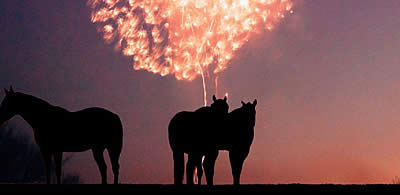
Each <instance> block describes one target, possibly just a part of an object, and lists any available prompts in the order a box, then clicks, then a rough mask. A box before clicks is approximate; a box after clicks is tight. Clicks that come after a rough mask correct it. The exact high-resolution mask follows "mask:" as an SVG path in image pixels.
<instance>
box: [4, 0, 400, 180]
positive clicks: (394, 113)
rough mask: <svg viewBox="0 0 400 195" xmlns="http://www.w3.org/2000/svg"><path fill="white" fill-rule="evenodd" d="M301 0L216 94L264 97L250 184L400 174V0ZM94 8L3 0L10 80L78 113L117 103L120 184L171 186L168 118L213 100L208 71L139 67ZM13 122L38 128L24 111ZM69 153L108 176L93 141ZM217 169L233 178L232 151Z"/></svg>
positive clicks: (80, 169) (247, 174)
mask: <svg viewBox="0 0 400 195" xmlns="http://www.w3.org/2000/svg"><path fill="white" fill-rule="evenodd" d="M293 2H294V7H293V10H294V14H292V15H290V16H288V17H286V18H284V19H283V20H282V21H281V22H280V24H279V25H278V26H276V28H275V29H274V30H273V31H272V32H269V31H261V32H259V33H257V34H254V36H252V37H251V38H250V39H249V41H248V42H247V43H246V44H245V45H244V46H243V47H242V48H241V49H239V50H238V51H237V52H236V54H235V56H234V57H233V58H232V59H231V61H230V63H229V64H228V68H227V69H226V70H225V71H224V72H222V73H220V75H219V89H218V91H219V94H217V95H218V97H219V98H222V96H223V94H225V92H228V93H229V98H228V102H229V105H230V111H231V110H233V109H235V108H238V107H239V106H240V105H241V104H240V101H242V100H243V101H246V102H247V101H253V100H254V99H257V101H258V104H257V107H256V110H257V116H256V118H257V120H256V126H255V138H254V141H253V144H252V147H251V151H250V154H249V156H248V158H247V160H246V161H245V163H244V167H243V172H242V178H241V182H242V183H245V184H264V183H266V184H271V183H272V184H277V183H315V184H319V183H341V184H348V183H357V184H359V183H361V184H364V183H392V179H394V178H395V177H396V176H400V149H399V148H400V141H399V140H400V55H399V50H400V1H399V0H329V1H327V0H313V1H312V0H294V1H293ZM90 14H91V8H90V7H88V6H87V4H86V0H68V1H66V0H65V1H55V0H35V1H30V0H1V1H0V26H1V28H0V67H1V68H0V87H1V88H6V87H9V86H10V85H12V86H13V87H14V89H15V90H16V91H19V92H23V93H27V94H31V95H34V96H37V97H40V98H42V99H44V100H46V101H48V102H49V103H51V104H53V105H58V106H62V107H64V108H66V109H68V110H69V111H78V110H81V109H84V108H87V107H94V106H96V107H104V108H106V109H108V110H111V111H113V112H115V113H117V114H118V115H119V116H120V118H121V120H122V123H123V126H124V145H123V151H122V154H121V160H120V161H121V175H120V181H121V183H140V184H142V183H145V184H158V183H161V184H171V183H173V160H172V152H171V149H170V147H169V144H168V130H167V127H168V123H169V121H170V119H171V118H172V117H173V116H174V114H176V113H177V112H179V111H183V110H195V109H197V108H199V107H200V106H202V105H203V88H202V81H201V78H199V77H198V78H197V79H195V80H193V81H191V82H189V81H177V80H176V79H175V77H174V76H173V75H168V76H165V77H161V76H160V75H157V74H152V73H149V72H147V71H135V70H133V68H132V60H131V59H130V58H128V57H125V56H123V55H122V54H121V53H120V52H118V51H115V50H114V46H113V45H112V44H107V43H105V41H104V40H103V38H102V34H101V33H98V32H97V30H96V27H97V26H96V24H93V23H92V22H91V21H90ZM211 89H212V87H210V90H209V91H208V93H209V94H208V97H207V98H208V101H209V102H210V101H212V98H211V97H212V94H213V91H212V90H211ZM4 95H5V94H4V93H3V91H1V93H0V98H1V99H3V97H4ZM10 122H11V123H15V124H16V126H17V127H18V128H17V130H18V131H24V132H26V133H27V134H29V135H32V136H33V133H32V129H31V128H30V126H29V125H28V124H27V123H26V122H25V121H24V120H23V119H22V118H21V117H14V118H13V119H12V120H11V121H10ZM54 130H55V131H56V130H57V129H54ZM32 139H33V137H32ZM67 155H72V160H71V162H70V163H68V164H67V165H66V166H65V167H64V172H65V173H77V174H80V176H81V177H82V178H83V179H84V181H85V183H99V182H100V174H99V172H98V169H97V166H96V163H95V161H94V160H93V156H92V153H91V152H90V151H88V152H82V153H69V154H67ZM105 157H106V158H105V159H106V161H107V164H108V165H109V158H108V155H105ZM215 174H216V175H215V177H214V182H215V183H216V184H230V183H232V176H231V169H230V165H229V160H228V153H227V152H224V151H222V152H220V155H219V158H218V159H217V163H216V168H215ZM108 175H109V177H108V181H109V182H111V180H112V172H111V166H108Z"/></svg>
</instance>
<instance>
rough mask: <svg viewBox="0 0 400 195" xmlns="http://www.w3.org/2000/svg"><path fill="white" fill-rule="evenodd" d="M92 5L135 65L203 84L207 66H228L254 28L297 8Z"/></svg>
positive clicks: (258, 3) (252, 1)
mask: <svg viewBox="0 0 400 195" xmlns="http://www.w3.org/2000/svg"><path fill="white" fill-rule="evenodd" d="M88 5H89V6H91V7H92V9H93V12H92V17H91V21H92V22H93V23H98V24H99V30H100V31H101V32H102V33H103V35H104V39H105V40H106V41H107V42H109V43H115V48H116V49H118V50H122V53H123V54H124V55H126V56H131V57H132V59H133V68H134V69H135V70H141V69H143V70H147V71H149V72H153V73H157V74H160V75H162V76H165V75H169V74H174V75H175V77H176V78H177V79H178V80H189V81H191V80H193V79H195V78H196V77H197V76H199V75H200V76H202V79H203V86H204V87H205V82H204V77H205V76H207V75H209V74H210V73H209V71H212V73H213V74H217V73H219V72H221V71H223V70H225V69H226V68H227V64H228V62H229V60H230V59H232V57H233V55H234V52H235V51H236V50H238V49H239V48H241V46H242V45H243V44H244V43H245V42H246V41H247V40H248V39H249V36H250V35H251V33H253V32H256V31H257V30H258V29H267V30H272V29H273V28H274V25H275V24H276V23H277V22H278V21H279V20H281V19H282V18H284V17H285V15H286V14H288V13H292V12H293V11H292V6H293V3H292V2H291V0H89V1H88ZM204 92H206V90H205V88H204ZM204 95H205V97H206V94H205V93H204Z"/></svg>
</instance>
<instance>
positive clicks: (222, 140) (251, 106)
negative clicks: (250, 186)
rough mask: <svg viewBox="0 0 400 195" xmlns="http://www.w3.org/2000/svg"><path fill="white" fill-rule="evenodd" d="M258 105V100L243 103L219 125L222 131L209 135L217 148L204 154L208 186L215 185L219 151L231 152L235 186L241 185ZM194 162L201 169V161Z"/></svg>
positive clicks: (209, 138)
mask: <svg viewBox="0 0 400 195" xmlns="http://www.w3.org/2000/svg"><path fill="white" fill-rule="evenodd" d="M256 105H257V100H254V101H253V103H250V102H248V103H246V104H245V103H244V102H243V101H242V107H241V108H238V109H235V110H233V111H232V112H230V113H229V114H228V116H227V117H226V118H225V119H224V122H223V124H221V123H219V126H218V127H219V128H220V129H217V130H215V131H213V132H212V134H209V135H208V138H207V140H212V143H213V144H215V148H214V150H212V149H211V148H209V149H208V152H207V153H205V154H204V155H205V158H204V172H205V174H206V180H207V185H213V177H214V165H215V161H216V159H217V157H218V151H219V150H228V151H229V160H230V164H231V168H232V176H233V184H234V185H239V184H240V175H241V172H242V167H243V163H244V160H245V159H246V158H247V156H248V154H249V152H250V146H251V144H252V142H253V138H254V126H255V122H256V109H255V108H256ZM221 125H222V128H221ZM207 143H208V141H207ZM203 145H204V144H203ZM189 160H190V159H189ZM194 161H195V163H197V164H199V163H200V165H199V166H198V167H199V168H198V169H201V161H198V160H197V159H194ZM188 163H189V162H188ZM200 174H202V171H201V170H200V171H198V175H197V176H198V180H201V175H200ZM199 183H200V182H199Z"/></svg>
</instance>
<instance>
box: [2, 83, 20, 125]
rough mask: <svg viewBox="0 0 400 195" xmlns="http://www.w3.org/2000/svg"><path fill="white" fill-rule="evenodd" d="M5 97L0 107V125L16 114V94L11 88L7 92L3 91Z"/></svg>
mask: <svg viewBox="0 0 400 195" xmlns="http://www.w3.org/2000/svg"><path fill="white" fill-rule="evenodd" d="M4 91H5V93H6V97H5V98H4V99H3V102H1V105H0V125H2V124H3V123H4V122H6V121H8V120H9V119H10V118H12V117H13V116H15V115H16V114H17V112H18V106H17V105H18V104H17V103H16V98H15V96H16V93H15V92H14V90H13V88H12V87H10V89H9V90H7V89H4Z"/></svg>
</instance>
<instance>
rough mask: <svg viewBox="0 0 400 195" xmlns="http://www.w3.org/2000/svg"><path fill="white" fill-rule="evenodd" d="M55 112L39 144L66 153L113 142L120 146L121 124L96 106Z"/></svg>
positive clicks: (41, 134)
mask: <svg viewBox="0 0 400 195" xmlns="http://www.w3.org/2000/svg"><path fill="white" fill-rule="evenodd" d="M56 109H57V110H54V111H53V112H52V116H51V117H49V121H48V125H46V126H45V128H43V129H41V130H40V131H39V132H40V133H38V138H39V139H37V142H38V144H44V145H46V144H47V145H51V147H52V148H54V149H55V150H61V151H68V152H77V151H84V150H87V149H90V148H93V147H107V146H108V145H110V144H112V143H113V142H121V144H122V124H121V121H120V119H119V117H118V115H116V114H114V113H112V112H110V111H108V110H105V109H103V108H96V107H94V108H87V109H84V110H81V111H77V112H65V111H62V110H61V109H59V108H56ZM50 120H51V121H50ZM35 137H36V135H35Z"/></svg>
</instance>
